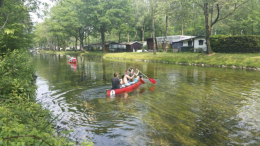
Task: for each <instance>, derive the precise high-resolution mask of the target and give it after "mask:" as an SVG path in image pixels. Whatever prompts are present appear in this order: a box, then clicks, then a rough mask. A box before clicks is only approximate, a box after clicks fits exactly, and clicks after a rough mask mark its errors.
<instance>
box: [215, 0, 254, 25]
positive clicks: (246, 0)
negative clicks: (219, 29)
mask: <svg viewBox="0 0 260 146" xmlns="http://www.w3.org/2000/svg"><path fill="white" fill-rule="evenodd" d="M248 1H249V0H245V1H244V2H243V3H241V4H240V5H238V6H236V7H235V8H234V10H233V11H231V12H230V13H229V14H227V15H226V16H225V17H222V18H219V20H218V21H221V20H223V19H226V18H227V17H228V16H230V15H232V14H233V13H234V12H235V11H236V10H237V9H238V8H239V7H240V6H242V5H244V4H245V3H247V2H248Z"/></svg>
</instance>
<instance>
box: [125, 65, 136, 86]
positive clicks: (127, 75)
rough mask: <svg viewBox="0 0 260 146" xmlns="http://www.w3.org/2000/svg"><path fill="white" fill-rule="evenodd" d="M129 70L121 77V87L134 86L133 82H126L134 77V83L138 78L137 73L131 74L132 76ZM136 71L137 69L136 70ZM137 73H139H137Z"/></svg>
mask: <svg viewBox="0 0 260 146" xmlns="http://www.w3.org/2000/svg"><path fill="white" fill-rule="evenodd" d="M129 70H130V71H132V69H131V68H130V69H129ZM129 70H128V69H127V70H126V71H125V74H124V75H123V76H122V80H123V81H122V83H123V85H122V86H123V87H124V86H129V85H132V84H134V83H135V82H128V80H133V79H134V77H135V76H137V78H136V79H135V81H136V82H137V81H138V79H139V77H138V74H137V73H133V74H129ZM136 70H137V69H136ZM138 73H139V72H138Z"/></svg>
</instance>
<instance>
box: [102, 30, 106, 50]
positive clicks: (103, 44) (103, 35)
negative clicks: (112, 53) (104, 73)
mask: <svg viewBox="0 0 260 146" xmlns="http://www.w3.org/2000/svg"><path fill="white" fill-rule="evenodd" d="M101 40H102V50H103V53H105V52H106V50H105V32H104V30H103V29H102V28H101Z"/></svg>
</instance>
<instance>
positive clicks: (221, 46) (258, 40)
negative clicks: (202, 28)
mask: <svg viewBox="0 0 260 146" xmlns="http://www.w3.org/2000/svg"><path fill="white" fill-rule="evenodd" d="M210 44H211V48H212V50H213V51H214V52H216V53H258V52H260V36H212V37H211V38H210Z"/></svg>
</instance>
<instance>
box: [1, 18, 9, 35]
mask: <svg viewBox="0 0 260 146" xmlns="http://www.w3.org/2000/svg"><path fill="white" fill-rule="evenodd" d="M4 15H5V14H4ZM8 17H9V15H6V20H5V22H4V24H3V26H2V27H1V28H0V33H1V31H2V29H4V27H5V25H6V23H7V21H8Z"/></svg>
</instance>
